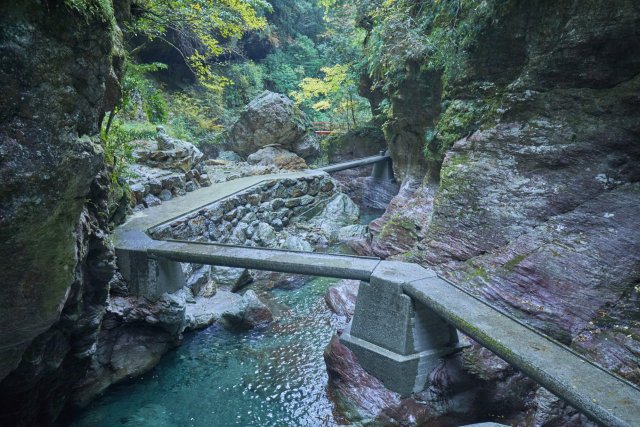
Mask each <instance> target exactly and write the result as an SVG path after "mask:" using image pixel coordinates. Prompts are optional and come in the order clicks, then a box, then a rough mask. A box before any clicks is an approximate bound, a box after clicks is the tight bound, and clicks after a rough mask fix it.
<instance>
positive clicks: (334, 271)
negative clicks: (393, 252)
mask: <svg viewBox="0 0 640 427" xmlns="http://www.w3.org/2000/svg"><path fill="white" fill-rule="evenodd" d="M148 253H149V254H150V255H154V256H156V257H161V258H165V259H169V260H173V261H180V262H192V263H197V264H211V265H221V266H225V267H242V268H250V269H255V270H267V271H277V272H281V273H294V274H307V275H310V276H323V277H337V278H340V279H358V280H369V277H370V276H371V274H372V272H373V270H374V269H375V268H376V266H377V265H378V264H379V263H380V260H379V259H377V258H367V257H356V256H346V255H331V254H321V253H313V252H298V251H286V250H279V249H265V248H251V247H246V246H233V245H221V244H214V243H200V242H177V241H165V242H162V243H161V244H159V245H157V246H155V247H153V248H151V249H149V251H148Z"/></svg>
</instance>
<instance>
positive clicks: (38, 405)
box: [0, 1, 122, 425]
mask: <svg viewBox="0 0 640 427" xmlns="http://www.w3.org/2000/svg"><path fill="white" fill-rule="evenodd" d="M92 3H93V4H92V5H91V7H87V9H86V10H82V8H81V7H80V9H78V10H76V9H73V8H72V7H68V6H65V4H69V3H66V2H52V3H48V4H47V5H46V6H45V5H43V4H42V3H41V2H37V1H23V2H14V3H7V2H3V3H2V4H1V5H0V56H1V57H2V61H0V92H2V94H3V95H2V102H1V105H0V183H1V184H2V185H1V186H0V188H1V189H0V257H1V259H2V260H3V261H2V262H3V264H2V267H1V270H2V283H3V284H2V288H1V289H0V305H1V306H2V309H1V310H0V341H1V344H0V381H1V382H0V424H2V425H42V424H48V423H49V422H50V421H51V420H52V419H53V418H54V417H55V416H56V415H57V414H58V412H59V411H60V410H61V408H62V406H63V405H64V404H65V402H66V400H67V397H68V394H69V389H70V387H71V385H72V383H73V381H74V380H77V379H78V378H80V377H82V375H84V373H85V370H86V367H87V365H88V364H89V361H90V358H91V355H92V354H93V353H94V352H95V348H94V344H95V341H96V336H97V334H98V332H99V325H100V321H101V318H102V315H103V313H104V305H105V300H106V297H107V292H108V282H109V280H110V279H111V276H112V275H113V270H114V263H113V251H112V249H111V246H110V243H109V241H108V239H107V238H106V237H107V236H106V233H105V231H104V230H105V229H106V228H107V225H108V224H107V222H108V220H109V208H110V201H109V200H110V199H109V193H110V192H109V188H108V187H109V185H110V178H109V176H108V174H107V171H106V167H105V163H104V156H103V151H102V148H101V146H100V145H99V143H98V141H99V140H98V139H97V138H91V136H95V135H97V134H98V129H99V123H100V121H101V119H102V117H103V116H104V112H105V111H109V110H111V109H112V108H113V105H114V103H115V102H116V100H117V98H118V94H119V91H120V87H119V83H118V79H117V75H118V73H119V72H120V68H121V65H122V57H121V56H120V55H119V54H118V53H117V46H118V45H119V43H120V42H119V29H118V28H117V26H116V24H115V19H114V15H113V10H112V9H111V5H110V2H92ZM73 4H76V3H73ZM82 4H84V3H82ZM87 135H89V136H87Z"/></svg>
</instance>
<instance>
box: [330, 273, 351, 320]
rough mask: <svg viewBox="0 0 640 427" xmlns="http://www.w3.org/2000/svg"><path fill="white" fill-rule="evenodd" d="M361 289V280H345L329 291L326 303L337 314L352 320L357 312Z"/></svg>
mask: <svg viewBox="0 0 640 427" xmlns="http://www.w3.org/2000/svg"><path fill="white" fill-rule="evenodd" d="M359 288H360V281H359V280H349V279H343V280H341V281H339V282H338V283H337V284H336V285H335V286H332V287H330V288H329V289H328V290H327V293H326V294H324V301H325V302H326V303H327V307H329V309H330V310H331V311H333V312H334V313H335V314H337V315H339V316H346V317H348V318H351V317H352V316H353V313H354V311H355V307H356V298H357V297H358V289H359Z"/></svg>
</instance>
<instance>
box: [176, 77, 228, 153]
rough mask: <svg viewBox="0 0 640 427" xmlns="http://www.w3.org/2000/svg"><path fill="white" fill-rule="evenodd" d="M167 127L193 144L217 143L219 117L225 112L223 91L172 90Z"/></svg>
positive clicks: (220, 128) (180, 137)
mask: <svg viewBox="0 0 640 427" xmlns="http://www.w3.org/2000/svg"><path fill="white" fill-rule="evenodd" d="M170 99H171V110H172V111H173V113H172V115H171V119H170V120H169V123H170V125H171V126H170V127H169V128H167V131H168V132H169V133H170V134H171V135H172V136H174V137H176V138H179V139H183V140H186V141H189V142H192V143H194V144H199V143H216V142H217V141H218V139H219V137H220V134H221V132H222V130H223V127H222V126H221V125H220V123H219V121H218V119H219V118H220V117H221V116H222V115H223V114H224V111H225V109H224V106H223V100H222V95H221V94H219V93H215V92H210V91H207V90H195V89H192V90H186V91H181V92H175V93H173V94H171V96H170Z"/></svg>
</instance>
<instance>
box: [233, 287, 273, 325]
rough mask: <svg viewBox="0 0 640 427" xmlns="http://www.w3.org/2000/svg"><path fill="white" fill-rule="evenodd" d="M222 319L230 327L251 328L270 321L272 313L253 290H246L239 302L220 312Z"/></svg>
mask: <svg viewBox="0 0 640 427" xmlns="http://www.w3.org/2000/svg"><path fill="white" fill-rule="evenodd" d="M222 320H224V322H225V323H226V324H227V325H228V326H230V327H232V328H240V329H251V328H254V327H256V326H260V325H264V324H266V323H269V322H271V321H272V320H273V314H272V313H271V310H269V308H268V307H267V306H266V305H264V303H263V302H262V301H260V299H259V298H258V296H257V295H256V293H255V292H254V291H252V290H248V291H247V292H246V293H245V294H244V295H243V296H242V300H241V301H240V302H239V304H237V305H234V306H231V307H229V308H228V309H227V310H226V311H225V312H224V313H223V314H222Z"/></svg>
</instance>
